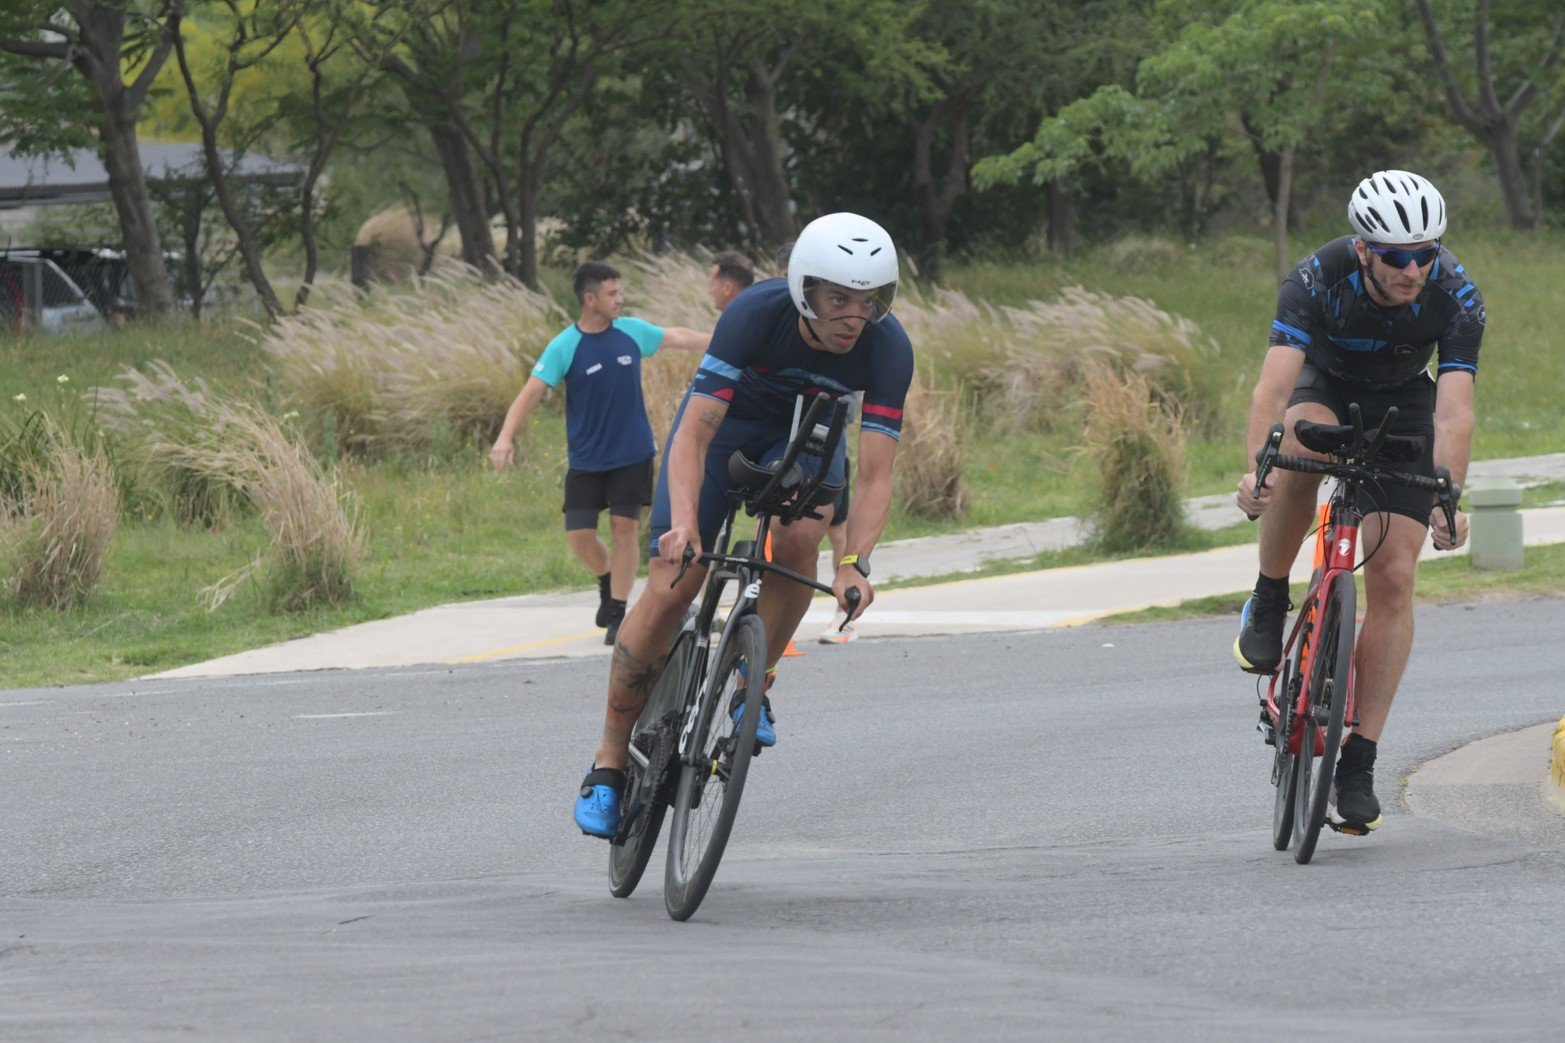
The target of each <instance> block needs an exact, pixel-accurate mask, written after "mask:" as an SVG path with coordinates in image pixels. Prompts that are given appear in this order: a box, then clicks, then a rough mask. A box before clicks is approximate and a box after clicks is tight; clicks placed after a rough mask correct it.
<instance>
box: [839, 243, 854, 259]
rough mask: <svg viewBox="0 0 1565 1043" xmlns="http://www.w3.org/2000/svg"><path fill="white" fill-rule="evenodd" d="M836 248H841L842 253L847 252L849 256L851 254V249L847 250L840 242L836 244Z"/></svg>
mask: <svg viewBox="0 0 1565 1043" xmlns="http://www.w3.org/2000/svg"><path fill="white" fill-rule="evenodd" d="M837 249H839V250H841V251H842V252H843V253H845V254H847V255H848V256H849V257H852V256H853V251H852V250H849V249H848V248H847V247H846V246H843V245H842V244H841V243H838V244H837Z"/></svg>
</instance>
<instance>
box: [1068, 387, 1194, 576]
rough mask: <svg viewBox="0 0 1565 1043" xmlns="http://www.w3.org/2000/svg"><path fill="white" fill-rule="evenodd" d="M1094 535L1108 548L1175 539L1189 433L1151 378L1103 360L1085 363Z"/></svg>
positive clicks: (1180, 514)
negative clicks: (1162, 398)
mask: <svg viewBox="0 0 1565 1043" xmlns="http://www.w3.org/2000/svg"><path fill="white" fill-rule="evenodd" d="M1082 386H1083V392H1084V396H1083V402H1082V404H1083V407H1084V409H1085V412H1086V424H1085V439H1086V445H1085V455H1086V460H1087V463H1088V465H1089V473H1090V474H1091V494H1092V500H1091V502H1092V508H1091V511H1090V513H1089V518H1090V521H1091V524H1092V527H1093V531H1094V538H1095V539H1096V541H1097V543H1098V545H1099V546H1100V547H1101V548H1102V549H1103V550H1105V551H1108V552H1110V553H1117V552H1122V551H1137V550H1146V549H1150V548H1154V547H1166V546H1172V545H1175V544H1176V543H1177V542H1178V540H1179V537H1180V535H1181V532H1182V530H1183V528H1184V525H1185V517H1184V504H1183V501H1182V498H1181V489H1182V488H1183V483H1184V463H1185V434H1184V429H1183V426H1182V424H1181V423H1180V418H1179V414H1178V412H1177V411H1175V410H1173V409H1171V408H1170V407H1169V406H1168V405H1166V404H1165V403H1163V402H1162V401H1160V400H1159V398H1158V396H1157V394H1156V391H1155V388H1154V387H1153V385H1152V383H1151V381H1149V380H1148V379H1147V377H1146V376H1145V375H1144V374H1142V373H1138V372H1134V371H1132V372H1128V373H1127V372H1124V371H1121V370H1119V369H1116V368H1115V367H1114V366H1112V365H1110V364H1108V363H1106V362H1103V361H1090V362H1088V363H1086V364H1085V365H1084V367H1083V369H1082Z"/></svg>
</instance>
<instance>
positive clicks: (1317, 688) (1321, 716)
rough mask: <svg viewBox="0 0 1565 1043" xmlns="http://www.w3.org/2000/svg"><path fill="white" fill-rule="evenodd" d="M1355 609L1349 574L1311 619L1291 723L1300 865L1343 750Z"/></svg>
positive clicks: (1316, 834) (1322, 817) (1308, 853)
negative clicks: (1312, 645) (1309, 656)
mask: <svg viewBox="0 0 1565 1043" xmlns="http://www.w3.org/2000/svg"><path fill="white" fill-rule="evenodd" d="M1357 607H1358V593H1357V591H1356V590H1355V589H1354V586H1353V577H1352V575H1350V574H1339V575H1338V576H1337V577H1336V579H1334V580H1333V581H1332V584H1331V590H1330V591H1328V592H1327V594H1326V597H1325V598H1324V599H1323V600H1322V602H1321V604H1320V607H1319V612H1318V615H1317V616H1316V619H1317V621H1318V626H1317V629H1316V631H1315V639H1316V641H1318V642H1319V644H1318V647H1317V648H1316V651H1315V656H1314V665H1313V667H1312V668H1311V670H1310V677H1309V700H1308V703H1307V706H1306V712H1305V714H1304V717H1303V719H1302V720H1301V721H1295V722H1294V726H1295V727H1297V728H1299V729H1300V731H1301V734H1300V739H1301V742H1300V745H1299V752H1298V754H1297V757H1296V767H1295V771H1294V774H1295V776H1296V781H1295V782H1294V789H1295V793H1294V821H1293V839H1294V849H1293V859H1294V861H1295V862H1298V863H1299V864H1300V865H1303V864H1305V863H1306V862H1308V861H1309V860H1310V859H1311V857H1313V856H1314V854H1315V842H1316V841H1317V840H1319V839H1320V830H1321V826H1323V825H1325V823H1326V806H1327V804H1328V803H1329V802H1330V800H1331V786H1332V774H1333V772H1334V770H1335V768H1336V766H1337V751H1338V749H1339V748H1340V747H1341V745H1342V719H1343V716H1344V714H1345V713H1346V712H1347V705H1348V686H1349V685H1350V684H1351V683H1352V675H1353V635H1354V628H1355V626H1356V625H1357V621H1356V619H1355V612H1356V610H1357ZM1317 748H1318V749H1319V750H1320V753H1319V755H1316V752H1315V751H1316V749H1317Z"/></svg>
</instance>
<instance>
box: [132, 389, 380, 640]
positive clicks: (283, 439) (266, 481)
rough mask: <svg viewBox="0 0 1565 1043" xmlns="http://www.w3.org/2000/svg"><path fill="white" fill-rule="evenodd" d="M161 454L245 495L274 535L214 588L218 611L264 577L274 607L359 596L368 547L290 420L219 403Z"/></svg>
mask: <svg viewBox="0 0 1565 1043" xmlns="http://www.w3.org/2000/svg"><path fill="white" fill-rule="evenodd" d="M187 435H188V436H189V437H188V440H185V441H180V442H161V441H160V442H155V443H154V444H153V446H152V449H153V451H154V452H156V453H158V454H160V455H162V456H164V457H166V458H168V459H169V460H171V461H174V462H176V463H177V464H178V465H180V466H183V467H187V468H189V469H190V470H191V471H193V472H197V473H200V474H203V475H206V476H208V477H209V478H210V479H211V480H214V481H218V482H222V483H224V484H226V485H228V486H229V487H231V488H233V489H234V490H236V491H237V492H238V493H239V494H240V495H242V496H244V497H245V499H246V500H248V501H249V502H250V503H251V504H252V505H253V506H254V508H255V510H256V512H257V513H258V514H259V515H260V516H261V520H262V521H263V522H264V523H265V525H266V531H267V534H268V536H269V537H270V548H269V551H268V553H266V554H264V555H263V556H262V557H260V558H258V559H257V560H256V562H255V563H253V564H252V566H251V567H250V568H247V569H245V570H242V571H241V572H239V573H236V574H234V575H232V576H230V577H229V578H228V579H226V580H224V581H222V582H220V583H219V584H217V585H216V586H214V587H213V588H211V589H210V590H209V591H208V594H209V597H210V601H211V604H212V605H213V607H216V606H217V605H219V604H221V603H222V602H223V601H224V600H226V599H227V598H228V597H229V596H230V595H231V594H232V593H233V592H234V591H235V590H237V589H238V587H239V586H240V585H241V584H242V583H243V582H244V581H245V580H247V579H248V578H249V577H250V576H251V575H252V574H253V573H255V572H257V571H260V572H261V573H262V590H263V596H264V599H265V602H266V605H267V607H268V608H270V609H272V610H275V611H283V612H293V611H300V610H303V609H307V608H312V607H315V606H317V605H339V604H342V603H344V602H346V601H348V600H350V599H351V598H352V597H353V592H354V581H355V574H356V572H357V569H358V566H359V563H360V561H361V559H362V558H363V554H364V546H363V539H362V537H361V536H360V533H359V531H358V527H357V525H356V523H355V520H354V518H353V516H352V515H351V514H350V513H349V511H348V509H347V508H346V507H345V506H344V497H343V494H342V493H341V491H340V490H339V488H338V485H337V483H336V481H335V480H333V479H332V477H331V476H329V475H328V474H327V473H326V471H325V469H324V468H323V467H322V466H321V464H320V463H319V462H318V461H317V460H316V459H315V457H314V456H312V455H311V453H310V451H309V449H308V448H306V447H305V446H304V444H303V443H302V442H300V441H299V440H297V439H295V438H292V437H290V436H289V434H288V432H287V431H286V430H285V429H284V427H283V425H282V423H281V422H280V421H278V420H276V419H275V418H273V417H272V416H270V415H268V414H267V413H265V412H264V411H263V410H262V409H261V408H260V407H258V406H256V405H253V404H251V403H247V402H240V401H230V400H218V401H216V402H215V403H214V404H213V408H212V410H211V413H210V423H209V424H207V425H205V426H201V427H198V428H196V429H194V430H192V431H190V432H187Z"/></svg>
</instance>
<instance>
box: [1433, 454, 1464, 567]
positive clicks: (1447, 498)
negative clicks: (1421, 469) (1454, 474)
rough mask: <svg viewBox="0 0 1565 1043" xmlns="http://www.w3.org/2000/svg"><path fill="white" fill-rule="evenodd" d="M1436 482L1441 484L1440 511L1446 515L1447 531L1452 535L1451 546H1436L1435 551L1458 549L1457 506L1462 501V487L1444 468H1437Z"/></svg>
mask: <svg viewBox="0 0 1565 1043" xmlns="http://www.w3.org/2000/svg"><path fill="white" fill-rule="evenodd" d="M1435 481H1437V482H1439V483H1440V511H1441V513H1442V514H1444V515H1445V531H1446V532H1448V533H1450V534H1451V546H1449V547H1441V546H1440V545H1439V544H1436V545H1435V550H1455V549H1456V505H1457V503H1458V502H1459V501H1460V500H1461V499H1462V487H1461V486H1460V485H1457V484H1456V483H1455V482H1453V481H1451V472H1450V471H1449V470H1447V469H1446V468H1444V467H1437V468H1435Z"/></svg>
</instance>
